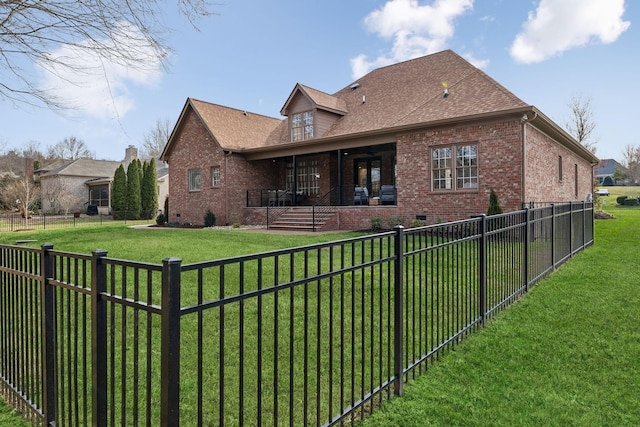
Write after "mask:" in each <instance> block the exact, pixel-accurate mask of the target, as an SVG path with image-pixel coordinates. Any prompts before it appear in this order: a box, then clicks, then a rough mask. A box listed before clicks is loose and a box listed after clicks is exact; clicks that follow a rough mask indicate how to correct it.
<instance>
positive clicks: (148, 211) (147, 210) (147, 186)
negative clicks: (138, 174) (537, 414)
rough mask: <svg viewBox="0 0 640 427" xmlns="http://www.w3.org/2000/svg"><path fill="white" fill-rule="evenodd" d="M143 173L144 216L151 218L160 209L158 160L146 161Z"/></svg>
mask: <svg viewBox="0 0 640 427" xmlns="http://www.w3.org/2000/svg"><path fill="white" fill-rule="evenodd" d="M143 169H144V170H143V172H144V173H143V175H142V194H141V196H142V217H143V218H144V219H151V218H153V216H154V215H155V213H156V211H157V210H158V184H157V183H158V175H157V172H156V161H155V159H153V158H152V159H151V160H150V161H148V162H147V161H145V162H144V165H143Z"/></svg>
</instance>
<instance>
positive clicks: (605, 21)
mask: <svg viewBox="0 0 640 427" xmlns="http://www.w3.org/2000/svg"><path fill="white" fill-rule="evenodd" d="M623 14H624V0H541V1H540V3H539V4H538V8H537V9H536V11H535V12H529V18H528V19H527V21H526V22H525V23H524V24H523V26H522V31H521V32H520V34H518V35H517V36H516V38H515V40H514V42H513V44H512V45H511V56H512V57H513V58H514V59H515V60H516V61H518V62H522V63H533V62H541V61H544V60H546V59H548V58H550V57H552V56H554V55H559V54H561V53H562V52H564V51H566V50H569V49H572V48H575V47H580V46H585V45H587V44H589V43H596V42H600V43H605V44H606V43H612V42H614V41H616V40H617V39H618V37H620V35H621V34H622V33H623V32H625V31H626V30H627V28H629V26H630V25H631V24H630V22H629V21H623V20H622V15H623Z"/></svg>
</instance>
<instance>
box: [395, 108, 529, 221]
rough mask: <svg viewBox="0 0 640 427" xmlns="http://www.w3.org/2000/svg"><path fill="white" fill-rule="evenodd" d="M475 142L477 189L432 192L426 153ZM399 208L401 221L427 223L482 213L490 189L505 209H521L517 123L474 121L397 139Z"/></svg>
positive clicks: (487, 202) (429, 164)
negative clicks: (424, 220) (418, 218)
mask: <svg viewBox="0 0 640 427" xmlns="http://www.w3.org/2000/svg"><path fill="white" fill-rule="evenodd" d="M465 144H476V145H477V155H478V188H472V189H464V190H433V189H432V184H431V150H432V149H433V148H438V147H447V146H455V145H465ZM396 153H397V162H398V167H397V170H398V176H397V191H398V207H399V208H400V211H401V217H402V218H403V219H404V220H405V221H407V222H408V221H411V220H412V219H415V217H416V215H426V216H427V222H428V223H434V222H441V221H453V220H458V219H465V218H469V217H470V216H472V215H478V214H482V213H486V212H487V209H488V207H489V193H490V192H491V189H495V191H496V192H497V194H498V199H499V201H500V205H501V206H502V208H503V210H505V211H512V210H517V209H519V208H520V204H521V197H522V179H521V174H520V171H521V170H522V139H521V125H520V122H519V121H518V120H515V119H514V120H510V121H497V122H488V123H487V122H485V123H477V124H473V125H466V126H459V127H454V128H442V129H434V130H427V131H424V132H412V133H407V134H402V135H399V136H398V143H397V146H396Z"/></svg>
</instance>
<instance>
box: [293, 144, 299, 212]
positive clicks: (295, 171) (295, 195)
mask: <svg viewBox="0 0 640 427" xmlns="http://www.w3.org/2000/svg"><path fill="white" fill-rule="evenodd" d="M292 161H293V188H292V189H291V191H293V194H292V195H291V206H298V200H296V199H297V198H298V162H297V159H296V155H295V154H294V155H293V160H292Z"/></svg>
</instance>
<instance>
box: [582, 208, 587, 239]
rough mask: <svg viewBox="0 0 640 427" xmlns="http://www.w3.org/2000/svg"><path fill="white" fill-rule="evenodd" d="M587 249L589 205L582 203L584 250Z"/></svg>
mask: <svg viewBox="0 0 640 427" xmlns="http://www.w3.org/2000/svg"><path fill="white" fill-rule="evenodd" d="M586 247H587V203H586V202H585V201H583V202H582V249H584V248H586Z"/></svg>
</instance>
